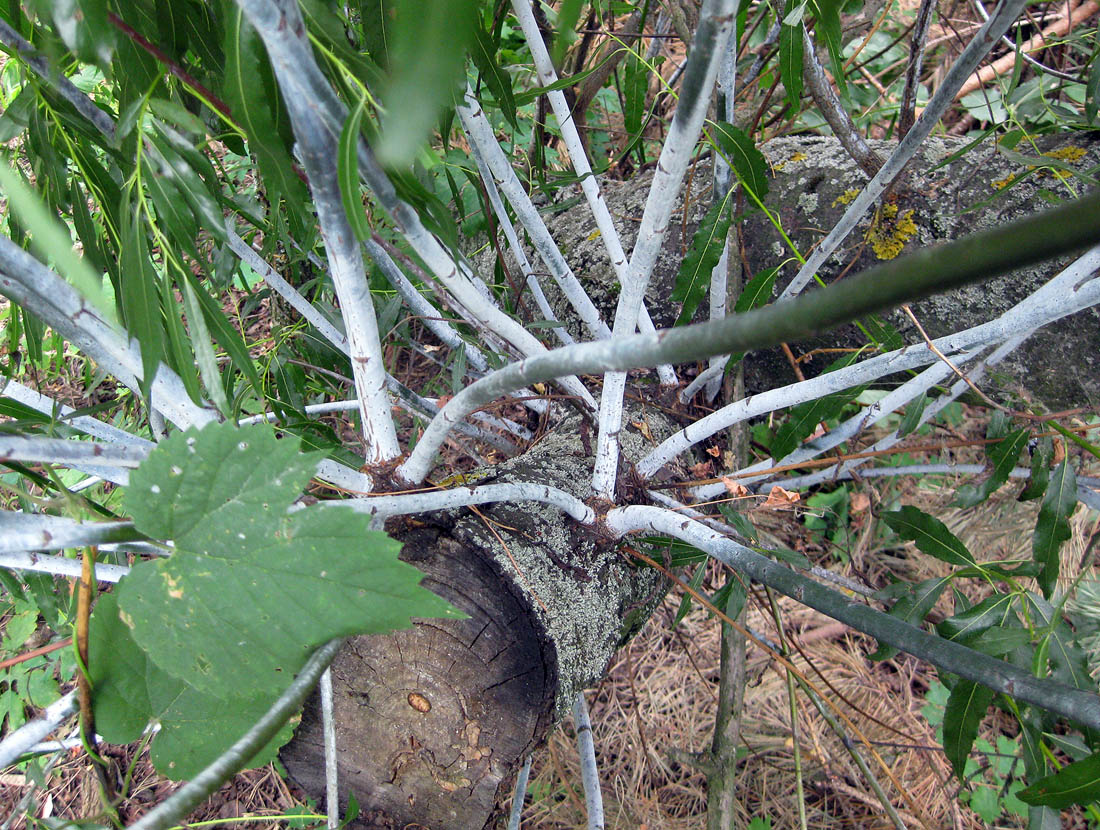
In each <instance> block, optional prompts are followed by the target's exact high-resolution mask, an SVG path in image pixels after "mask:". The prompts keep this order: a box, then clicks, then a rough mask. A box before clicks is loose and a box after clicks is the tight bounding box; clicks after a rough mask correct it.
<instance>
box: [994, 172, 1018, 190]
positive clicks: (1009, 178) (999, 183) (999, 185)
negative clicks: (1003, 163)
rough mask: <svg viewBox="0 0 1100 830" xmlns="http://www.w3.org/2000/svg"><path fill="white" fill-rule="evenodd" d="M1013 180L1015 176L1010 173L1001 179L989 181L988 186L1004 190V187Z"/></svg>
mask: <svg viewBox="0 0 1100 830" xmlns="http://www.w3.org/2000/svg"><path fill="white" fill-rule="evenodd" d="M1015 180H1016V176H1014V175H1013V174H1011V173H1010V174H1009V175H1007V176H1005V177H1004V178H1003V179H996V180H995V181H992V182H990V183H989V186H990V187H992V188H993V189H994V190H1004V189H1005V188H1006V187H1008V186H1009V185H1010V184H1012V182H1013V181H1015Z"/></svg>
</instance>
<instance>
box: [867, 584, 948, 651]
mask: <svg viewBox="0 0 1100 830" xmlns="http://www.w3.org/2000/svg"><path fill="white" fill-rule="evenodd" d="M950 581H951V580H950V578H937V577H933V578H932V579H926V580H924V581H923V582H920V583H918V584H916V585H910V586H909V590H908V591H906V593H904V594H903V595H902V596H901V597H899V598H898V601H897V602H895V603H894V604H893V605H892V606H891V607H890V612H889V613H890V616H891V617H897V618H898V619H899V620H905V621H906V622H907V623H912V624H913V625H919V624H920V623H921V622H922V621H923V620H924V618H925V617H927V616H928V612H929V611H931V610H932V606H934V605H935V604H936V600H938V599H939V598H940V594H942V593H943V589H944V588H945V587H947V584H948V583H949V582H950ZM897 653H898V649H896V648H895V647H894V646H888V645H886V644H884V643H880V644H879V647H878V649H877V650H876V651H875V652H874V654H870V655H868V659H870V660H876V661H878V660H889V659H890V658H891V657H893V656H895V655H896V654H897Z"/></svg>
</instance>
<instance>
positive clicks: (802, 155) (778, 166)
mask: <svg viewBox="0 0 1100 830" xmlns="http://www.w3.org/2000/svg"><path fill="white" fill-rule="evenodd" d="M805 160H806V154H805V153H802V152H799V153H795V154H794V155H793V156H791V157H790V158H789V159H787V160H786V161H777V162H776V163H775V164H773V165H772V167H773V168H774V169H775V170H776V171H779V170H782V169H783V168H784V167H786V166H787V165H788V164H793V163H794V162H796V161H805Z"/></svg>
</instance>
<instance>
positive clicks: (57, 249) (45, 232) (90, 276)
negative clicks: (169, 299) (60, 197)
mask: <svg viewBox="0 0 1100 830" xmlns="http://www.w3.org/2000/svg"><path fill="white" fill-rule="evenodd" d="M0 191H2V192H3V194H4V196H5V197H7V200H8V209H9V210H10V211H11V212H12V213H14V214H15V216H16V217H17V218H18V220H19V222H20V223H21V224H22V225H23V227H24V228H26V230H28V231H29V232H30V236H31V247H32V249H33V250H34V252H35V253H36V254H37V255H38V256H39V257H40V258H41V259H42V260H43V261H44V262H46V263H47V264H50V265H52V266H53V267H54V268H55V269H56V270H57V272H58V273H59V274H60V275H61V276H62V277H64V278H65V279H66V280H67V281H68V282H69V283H70V284H71V285H72V286H73V287H74V288H75V289H76V290H77V291H78V292H79V293H80V295H81V296H82V297H84V299H85V300H87V301H88V303H89V304H90V305H91V306H92V307H94V308H95V310H96V312H97V313H98V314H99V315H100V316H101V317H102V318H103V319H104V320H106V321H107V322H109V323H112V324H115V325H117V324H118V317H117V316H116V315H115V310H114V305H113V304H112V303H111V302H110V301H109V300H108V299H107V295H106V293H105V292H104V291H103V280H102V278H101V277H100V276H99V275H98V274H96V273H95V272H94V271H93V270H92V269H91V268H90V267H89V266H88V263H87V262H85V261H84V258H83V257H82V256H80V255H79V254H78V253H77V252H76V251H75V250H73V241H72V237H70V236H69V232H68V229H66V228H65V227H64V226H63V225H62V224H61V223H60V222H59V221H58V219H57V217H56V216H52V215H50V211H49V210H48V209H47V208H46V206H45V205H44V204H43V203H42V199H41V198H40V196H39V194H38V193H36V192H35V190H34V189H33V188H32V187H31V186H30V185H28V184H27V183H26V181H25V180H24V179H23V176H22V174H21V173H20V172H19V171H18V170H17V169H16V168H13V167H9V166H8V165H7V164H0Z"/></svg>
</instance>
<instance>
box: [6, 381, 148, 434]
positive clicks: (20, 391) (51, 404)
mask: <svg viewBox="0 0 1100 830" xmlns="http://www.w3.org/2000/svg"><path fill="white" fill-rule="evenodd" d="M0 395H3V396H4V397H5V398H11V399H12V400H13V401H18V402H19V403H21V404H23V405H24V406H27V407H30V408H31V409H34V410H35V411H37V412H41V413H42V414H43V415H47V416H49V417H50V418H51V419H55V418H56V419H57V422H58V423H59V424H63V425H65V426H69V427H72V428H73V429H75V430H77V431H79V432H83V433H85V434H87V435H91V436H92V437H94V438H99V439H101V440H103V441H110V442H113V443H116V444H126V445H129V446H137V447H145V448H146V449H152V448H153V447H154V446H156V445H155V444H154V443H153V442H152V441H148V440H146V439H145V438H139V437H138V436H136V435H131V434H130V433H128V432H124V431H123V430H121V429H119V428H118V427H116V426H112V425H111V424H108V423H105V422H103V421H100V420H99V419H98V418H93V417H92V416H91V415H74V414H73V413H75V412H76V410H75V409H73V408H72V407H71V406H67V405H65V404H62V403H60V402H58V401H55V400H54V399H53V398H49V397H46V396H45V395H43V394H41V393H40V392H36V391H35V390H34V389H31V388H30V387H27V386H24V385H23V384H21V383H19V382H18V381H15V380H8V379H5V380H2V381H0Z"/></svg>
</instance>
